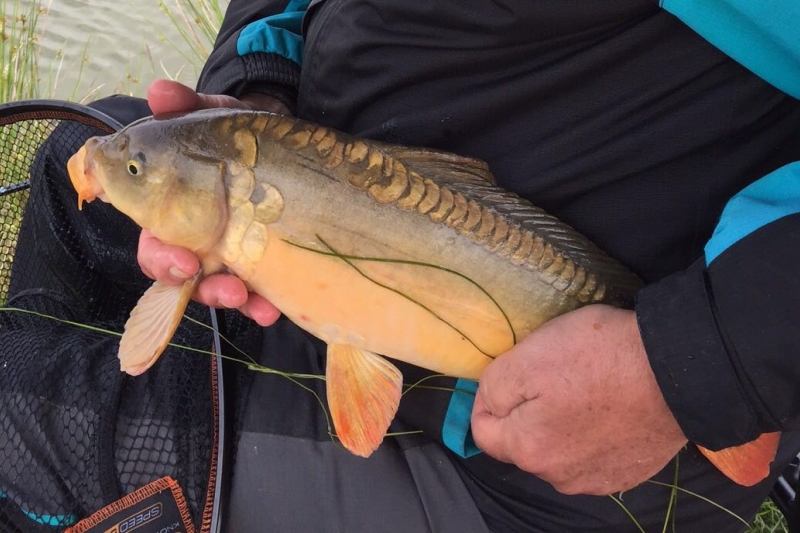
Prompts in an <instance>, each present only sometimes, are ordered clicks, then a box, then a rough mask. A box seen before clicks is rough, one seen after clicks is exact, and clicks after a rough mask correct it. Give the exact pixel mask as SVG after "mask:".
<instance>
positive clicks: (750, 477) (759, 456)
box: [698, 432, 781, 487]
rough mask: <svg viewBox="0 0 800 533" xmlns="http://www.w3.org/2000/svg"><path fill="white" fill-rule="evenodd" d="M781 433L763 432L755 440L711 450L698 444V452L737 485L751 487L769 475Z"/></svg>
mask: <svg viewBox="0 0 800 533" xmlns="http://www.w3.org/2000/svg"><path fill="white" fill-rule="evenodd" d="M780 436H781V434H780V433H779V432H776V433H764V434H762V435H761V436H759V437H758V438H757V439H756V440H753V441H750V442H746V443H744V444H742V445H740V446H732V447H730V448H725V449H723V450H719V451H717V452H712V451H711V450H708V449H706V448H703V447H702V446H698V449H699V450H700V452H701V453H702V454H703V455H705V456H706V458H707V459H708V460H709V461H711V464H713V465H714V466H716V467H717V468H718V469H719V470H720V471H721V472H722V473H723V474H725V475H726V476H727V477H728V478H730V479H731V480H733V481H735V482H736V483H738V484H739V485H744V486H745V487H752V486H753V485H755V484H756V483H758V482H759V481H762V480H763V479H765V478H766V477H767V476H768V475H769V465H770V463H772V461H773V460H774V459H775V453H776V452H777V450H778V441H779V440H780Z"/></svg>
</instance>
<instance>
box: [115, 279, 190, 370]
mask: <svg viewBox="0 0 800 533" xmlns="http://www.w3.org/2000/svg"><path fill="white" fill-rule="evenodd" d="M199 280H200V274H199V273H198V275H196V276H194V277H193V278H191V279H188V280H186V281H185V282H184V283H183V285H178V286H171V285H164V284H163V283H159V282H158V281H156V282H155V283H153V285H152V286H151V287H150V288H149V289H147V290H146V291H145V293H144V294H143V295H142V297H141V298H139V303H137V304H136V307H134V308H133V311H131V316H130V318H128V321H127V322H126V323H125V333H123V334H122V339H121V340H120V342H119V364H120V370H122V371H123V372H127V373H128V374H130V375H132V376H138V375H139V374H141V373H142V372H144V371H145V370H147V369H148V368H150V367H151V366H153V363H155V362H156V360H158V358H159V356H160V355H161V353H162V352H163V351H164V350H165V349H166V348H167V344H169V341H170V339H172V335H174V334H175V330H176V329H178V324H180V322H181V318H183V313H184V311H186V306H187V305H189V300H190V299H191V297H192V293H193V292H194V288H195V286H196V285H197V282H198V281H199Z"/></svg>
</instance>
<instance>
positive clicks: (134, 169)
mask: <svg viewBox="0 0 800 533" xmlns="http://www.w3.org/2000/svg"><path fill="white" fill-rule="evenodd" d="M141 172H142V165H141V163H139V162H138V161H136V160H134V159H131V160H130V161H128V174H130V175H131V176H138V175H139V174H140V173H141Z"/></svg>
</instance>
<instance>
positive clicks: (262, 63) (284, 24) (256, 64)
mask: <svg viewBox="0 0 800 533" xmlns="http://www.w3.org/2000/svg"><path fill="white" fill-rule="evenodd" d="M307 5H308V0H292V1H290V2H288V3H287V2H285V1H277V2H276V1H272V0H267V1H261V2H247V1H246V0H234V1H233V2H231V4H230V5H229V7H228V10H227V12H226V14H225V19H224V21H223V24H222V27H221V29H220V33H219V36H218V38H217V42H216V43H215V45H214V50H213V51H212V53H211V56H210V57H209V58H208V61H207V62H206V64H205V66H204V68H203V72H202V73H201V76H200V80H199V81H198V84H197V88H198V91H200V92H205V93H217V94H229V95H232V96H237V97H239V96H242V95H244V94H248V93H264V94H269V95H271V96H274V97H275V98H278V99H279V100H280V101H281V102H283V103H284V104H285V105H286V106H287V107H288V108H289V109H290V110H293V109H294V104H295V101H296V99H297V85H298V83H299V77H300V65H301V63H302V57H303V38H302V35H301V23H302V18H303V15H304V13H305V9H306V7H307Z"/></svg>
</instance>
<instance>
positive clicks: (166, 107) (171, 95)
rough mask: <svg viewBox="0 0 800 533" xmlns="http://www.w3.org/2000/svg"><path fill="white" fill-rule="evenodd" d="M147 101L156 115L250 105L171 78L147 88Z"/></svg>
mask: <svg viewBox="0 0 800 533" xmlns="http://www.w3.org/2000/svg"><path fill="white" fill-rule="evenodd" d="M147 103H148V104H149V105H150V110H151V111H152V112H153V115H155V116H156V117H159V116H162V115H168V114H170V113H183V112H187V111H196V110H198V109H214V108H217V107H228V108H248V107H250V106H248V105H247V104H245V103H244V102H241V101H239V100H237V99H236V98H234V97H232V96H226V95H220V94H200V93H198V92H196V91H194V90H193V89H191V88H189V87H187V86H186V85H183V84H182V83H178V82H176V81H171V80H156V81H154V82H153V83H151V84H150V86H149V87H148V88H147Z"/></svg>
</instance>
